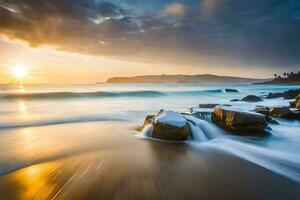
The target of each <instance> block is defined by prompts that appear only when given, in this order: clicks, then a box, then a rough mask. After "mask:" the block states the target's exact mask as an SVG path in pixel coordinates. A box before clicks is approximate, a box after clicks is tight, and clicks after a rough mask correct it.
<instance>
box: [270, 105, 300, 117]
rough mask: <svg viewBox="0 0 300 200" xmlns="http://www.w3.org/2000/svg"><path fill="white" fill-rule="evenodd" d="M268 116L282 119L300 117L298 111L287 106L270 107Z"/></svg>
mask: <svg viewBox="0 0 300 200" xmlns="http://www.w3.org/2000/svg"><path fill="white" fill-rule="evenodd" d="M270 116H272V117H279V118H283V119H300V113H299V111H292V110H291V109H289V107H273V108H270Z"/></svg>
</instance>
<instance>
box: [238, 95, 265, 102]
mask: <svg viewBox="0 0 300 200" xmlns="http://www.w3.org/2000/svg"><path fill="white" fill-rule="evenodd" d="M241 101H247V102H258V101H262V98H260V97H258V96H255V95H248V96H246V97H244V98H243V99H242V100H241Z"/></svg>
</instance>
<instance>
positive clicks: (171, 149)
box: [0, 122, 300, 200]
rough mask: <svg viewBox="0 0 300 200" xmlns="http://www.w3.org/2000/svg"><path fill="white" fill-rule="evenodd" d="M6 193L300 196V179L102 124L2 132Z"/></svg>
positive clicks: (0, 180) (0, 189)
mask: <svg viewBox="0 0 300 200" xmlns="http://www.w3.org/2000/svg"><path fill="white" fill-rule="evenodd" d="M0 152H1V153H0V172H1V176H0V197H1V199H8V200H9V199H137V200H140V199H151V200H152V199H204V200H210V199H212V200H216V199H225V200H226V199H230V200H234V199H237V200H241V199H243V200H247V199H249V200H250V199H251V200H253V199H264V200H268V199H270V200H277V199H278V200H284V199H289V200H293V199H295V200H299V199H300V185H299V184H298V183H295V182H293V181H291V180H289V179H287V178H285V177H282V176H280V175H277V174H275V173H273V172H271V171H269V170H267V169H264V168H262V167H259V166H257V165H254V164H252V163H250V162H248V161H245V160H241V159H240V158H237V157H235V156H233V155H229V154H226V153H224V152H221V151H218V150H215V149H213V148H209V147H205V146H203V147H202V148H199V149H198V148H197V149H195V148H193V147H191V146H189V145H187V144H183V143H173V144H172V143H163V142H157V141H151V140H146V139H139V138H137V137H135V136H134V132H133V131H130V130H129V128H128V127H125V126H124V124H122V123H112V122H97V123H82V124H73V125H72V124H70V125H58V126H45V127H35V128H25V129H14V130H13V129H12V130H5V131H4V130H3V131H0Z"/></svg>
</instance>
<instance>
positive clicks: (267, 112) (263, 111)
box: [254, 107, 270, 116]
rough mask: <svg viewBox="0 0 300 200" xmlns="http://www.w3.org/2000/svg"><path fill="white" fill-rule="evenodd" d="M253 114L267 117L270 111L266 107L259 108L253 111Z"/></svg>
mask: <svg viewBox="0 0 300 200" xmlns="http://www.w3.org/2000/svg"><path fill="white" fill-rule="evenodd" d="M254 112H257V113H260V114H263V115H267V116H268V115H269V114H270V109H269V108H268V107H259V108H256V109H254Z"/></svg>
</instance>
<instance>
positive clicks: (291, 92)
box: [266, 89, 300, 99]
mask: <svg viewBox="0 0 300 200" xmlns="http://www.w3.org/2000/svg"><path fill="white" fill-rule="evenodd" d="M298 94H300V89H297V90H288V91H285V92H279V93H269V94H268V96H267V97H266V98H267V99H274V98H279V97H283V98H285V99H294V98H296V97H297V95H298Z"/></svg>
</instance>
